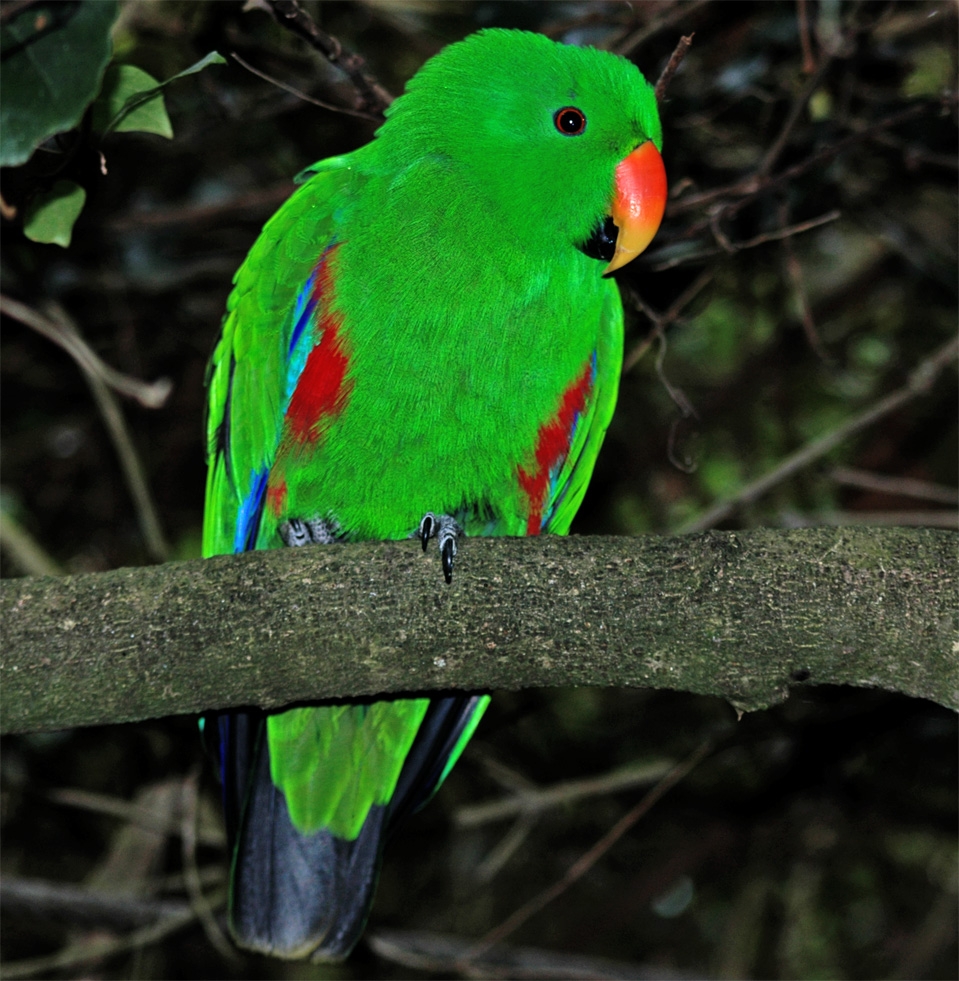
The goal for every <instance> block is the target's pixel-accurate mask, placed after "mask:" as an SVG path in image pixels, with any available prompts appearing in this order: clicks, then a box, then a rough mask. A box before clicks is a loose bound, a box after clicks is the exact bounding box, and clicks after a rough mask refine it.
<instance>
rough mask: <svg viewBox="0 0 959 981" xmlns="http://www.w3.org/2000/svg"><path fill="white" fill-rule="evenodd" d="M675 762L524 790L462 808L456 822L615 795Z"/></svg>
mask: <svg viewBox="0 0 959 981" xmlns="http://www.w3.org/2000/svg"><path fill="white" fill-rule="evenodd" d="M673 765H674V764H673V762H672V761H671V760H655V761H653V762H651V763H638V764H634V765H633V766H630V767H625V768H622V767H621V768H619V769H617V770H612V771H610V772H609V773H602V774H600V775H599V776H595V777H587V778H585V779H583V780H564V781H563V782H562V783H557V784H554V785H553V786H552V787H536V788H533V789H530V790H521V791H519V792H518V793H515V794H511V795H510V796H509V797H503V798H501V799H500V800H493V801H485V802H481V803H479V804H470V805H468V806H467V807H461V808H460V809H459V810H458V811H457V812H456V813H455V814H454V816H453V823H454V824H456V825H457V826H459V827H461V828H475V827H477V826H478V825H481V824H487V823H488V822H490V821H502V820H504V819H505V818H512V817H515V816H516V815H517V814H524V813H530V812H535V811H545V810H547V809H548V808H550V807H558V806H560V805H563V804H569V803H571V802H573V801H577V800H582V799H584V798H587V797H596V796H599V795H601V794H614V793H617V792H618V791H620V790H625V789H626V788H628V787H635V786H637V785H639V784H647V783H653V782H654V781H656V780H660V779H661V778H662V777H663V776H664V775H665V774H666V773H668V772H669V769H670V767H671V766H673Z"/></svg>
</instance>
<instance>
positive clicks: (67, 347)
mask: <svg viewBox="0 0 959 981" xmlns="http://www.w3.org/2000/svg"><path fill="white" fill-rule="evenodd" d="M0 313H3V314H6V316H8V317H13V319H14V320H19V321H20V323H21V324H24V325H25V326H26V327H30V328H32V329H33V330H35V331H37V333H38V334H43V336H44V337H46V338H47V340H50V341H53V343H54V344H56V345H58V346H59V347H62V348H63V350H64V351H66V352H67V354H69V355H70V357H71V358H73V360H74V361H76V363H77V364H78V365H80V367H81V368H83V369H84V370H85V371H87V372H89V373H90V374H91V375H93V376H95V377H97V378H99V379H100V380H101V381H102V382H103V383H105V384H106V385H109V386H110V388H112V389H114V390H115V391H117V392H119V393H120V394H121V395H127V396H129V397H130V398H132V399H136V401H137V402H139V403H140V404H141V405H143V406H146V408H148V409H159V408H160V407H161V406H162V405H163V404H164V403H165V402H166V400H167V398H169V396H170V392H171V391H172V390H173V383H172V382H171V381H170V379H169V378H158V379H157V380H156V381H155V382H143V381H140V380H139V379H138V378H131V377H130V376H129V375H124V374H122V373H121V372H119V371H117V370H116V369H115V368H111V367H110V366H109V365H108V364H106V363H105V362H104V361H102V360H101V359H100V358H99V357H98V356H97V355H96V353H95V352H94V351H93V349H92V348H91V347H90V346H89V345H88V344H87V343H86V341H84V340H83V338H82V337H81V336H80V335H79V333H78V332H77V331H75V330H69V329H66V328H65V325H64V324H63V323H62V322H61V323H58V322H56V321H54V320H51V319H50V318H49V317H45V316H43V314H41V313H38V312H37V311H36V310H34V309H33V308H32V307H28V306H27V305H26V304H25V303H20V302H19V300H14V299H12V298H11V297H9V296H0Z"/></svg>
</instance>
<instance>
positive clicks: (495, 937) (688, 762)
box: [464, 739, 713, 964]
mask: <svg viewBox="0 0 959 981" xmlns="http://www.w3.org/2000/svg"><path fill="white" fill-rule="evenodd" d="M712 748H713V741H712V740H711V739H707V740H705V741H704V742H702V743H700V745H699V746H698V747H697V749H696V750H694V751H693V752H692V753H691V754H690V755H689V756H688V757H687V758H686V759H685V760H683V762H682V763H679V764H677V765H676V766H674V767H673V768H672V770H670V771H669V773H668V774H666V776H664V777H663V778H662V780H660V781H659V783H657V784H656V786H655V787H653V788H652V790H650V791H649V793H648V794H646V795H645V796H644V797H643V799H642V800H641V801H640V802H639V803H638V804H637V805H636V806H635V807H634V808H632V810H630V811H629V812H628V813H627V814H625V815H624V816H623V817H622V818H620V820H619V821H617V822H616V824H614V825H613V827H612V828H610V829H609V831H607V832H606V834H604V835H603V836H602V838H600V839H599V840H598V841H597V842H596V843H595V844H594V845H593V847H592V848H590V849H589V850H588V851H586V852H585V853H584V854H583V855H581V856H580V857H579V858H578V859H577V860H576V861H575V862H574V863H573V864H572V865H571V866H570V867H569V868H568V869H567V870H566V873H565V874H564V875H563V876H562V878H560V879H558V880H557V881H556V882H554V883H553V884H552V885H551V886H549V887H547V888H546V889H544V890H542V892H540V893H538V894H537V895H536V896H534V897H533V898H532V899H530V900H529V901H528V902H526V903H524V904H523V905H522V906H521V907H520V908H519V909H517V910H516V911H515V912H514V913H513V914H512V915H511V916H509V917H507V918H506V919H505V920H504V921H503V922H502V923H500V925H499V926H497V927H494V928H493V929H492V930H490V931H489V932H488V933H487V934H486V935H485V936H483V937H481V938H480V939H479V940H478V941H477V942H476V943H475V944H474V945H473V946H472V947H471V948H470V949H469V950H468V951H467V952H466V955H465V957H464V962H465V964H468V963H469V962H470V961H471V960H473V959H475V958H476V957H478V956H480V955H481V954H483V953H485V952H486V951H488V950H489V949H490V948H491V947H494V946H495V945H496V944H498V943H499V942H500V941H502V940H504V939H505V938H506V937H508V936H509V935H510V934H511V933H513V932H514V931H515V930H517V929H518V928H519V927H521V926H522V925H523V924H524V923H525V922H526V921H527V920H528V919H529V918H530V917H531V916H534V915H535V914H536V913H538V912H539V911H540V910H541V909H543V908H544V907H545V906H547V905H548V904H549V903H551V902H552V901H553V900H554V899H556V897H557V896H561V895H562V894H563V893H564V892H565V891H566V890H567V889H568V888H569V887H570V886H571V885H573V883H575V882H577V881H578V880H579V879H581V878H582V877H583V876H584V875H585V874H586V873H587V872H589V870H590V869H591V868H592V867H593V866H594V865H595V864H596V863H597V862H598V861H599V860H600V859H601V858H602V857H603V856H604V855H605V854H606V853H607V852H608V851H609V850H610V848H612V847H613V845H615V844H616V842H617V841H619V839H620V838H622V837H623V835H624V834H626V832H627V831H629V829H630V828H632V827H633V825H634V824H636V822H637V821H639V820H640V818H642V817H644V816H645V815H646V814H648V813H649V811H650V810H651V809H652V807H653V806H654V805H655V804H657V803H658V802H659V800H660V799H661V798H662V797H663V796H665V794H666V793H667V792H668V791H670V790H672V788H673V787H675V786H676V784H678V783H680V782H681V781H682V780H684V779H685V778H686V776H687V775H688V774H689V773H690V772H691V771H692V770H693V769H694V768H695V767H696V766H697V765H698V764H699V763H701V762H702V761H703V759H705V757H706V756H707V755H708V754H709V753H710V752H711V750H712Z"/></svg>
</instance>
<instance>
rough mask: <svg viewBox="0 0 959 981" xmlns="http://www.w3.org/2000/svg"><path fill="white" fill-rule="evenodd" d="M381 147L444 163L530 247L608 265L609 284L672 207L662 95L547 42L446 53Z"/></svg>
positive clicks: (403, 103)
mask: <svg viewBox="0 0 959 981" xmlns="http://www.w3.org/2000/svg"><path fill="white" fill-rule="evenodd" d="M377 136H378V138H382V139H378V140H376V141H374V143H377V142H378V143H380V145H381V146H384V144H389V146H390V151H391V153H392V154H394V157H393V163H394V165H395V164H396V163H397V160H396V156H395V155H399V156H401V157H402V156H407V157H408V159H407V161H406V162H407V163H408V164H409V165H413V164H414V163H415V161H416V160H418V159H422V158H423V157H425V156H429V157H431V158H432V159H434V160H444V161H445V162H446V163H447V164H448V168H449V171H450V173H451V174H455V180H456V184H457V186H458V187H466V188H468V189H469V190H468V193H469V194H470V195H472V196H474V197H475V199H476V200H481V201H482V202H483V205H484V211H485V213H487V214H489V215H490V216H491V217H492V218H493V219H494V220H496V221H498V222H500V223H501V225H502V230H503V234H504V235H508V236H510V237H511V239H513V240H514V241H515V242H516V243H517V244H518V245H519V246H520V247H522V248H524V249H525V250H527V251H534V250H536V249H543V250H544V251H545V250H548V251H550V252H551V253H552V254H554V255H555V250H556V249H557V248H562V247H564V246H566V247H569V248H576V249H578V250H579V251H580V252H582V253H585V254H586V255H587V256H590V257H591V258H594V259H599V260H602V261H603V263H605V267H604V266H602V265H599V264H597V273H598V274H607V273H610V272H612V271H614V270H616V269H619V268H621V267H622V266H624V265H626V263H628V262H629V261H630V260H631V259H633V258H635V257H636V256H637V255H639V253H640V252H642V251H643V250H644V249H645V248H646V246H647V245H649V243H650V242H651V241H652V238H653V236H654V235H655V234H656V230H657V229H658V228H659V224H660V221H661V220H662V217H663V211H664V209H665V206H666V171H665V168H664V166H663V159H662V156H661V155H660V151H661V148H662V128H661V126H660V121H659V113H658V110H657V106H656V97H655V93H654V90H653V88H652V86H651V85H650V84H649V83H648V82H647V81H646V80H645V79H644V78H643V76H642V74H641V73H640V71H639V70H638V69H637V68H636V66H635V65H633V64H632V63H631V62H629V61H627V60H626V59H624V58H621V57H619V56H618V55H614V54H610V53H609V52H605V51H598V50H596V49H594V48H580V47H572V46H567V45H562V44H558V43H556V42H554V41H551V40H550V39H549V38H546V37H544V36H543V35H540V34H531V33H527V32H523V31H514V30H503V29H489V30H484V31H480V32H478V33H476V34H473V35H471V36H470V37H468V38H466V39H465V40H463V41H460V42H458V43H456V44H452V45H450V46H449V47H447V48H445V49H444V50H443V51H441V52H440V53H439V54H438V55H436V56H435V57H434V58H432V59H431V60H430V61H428V62H427V63H426V64H425V65H424V66H423V67H422V68H421V69H420V71H419V72H418V73H417V74H416V75H415V76H414V77H413V78H412V79H411V80H410V82H409V84H408V85H407V89H406V93H405V94H404V95H402V96H401V97H400V98H399V99H397V100H396V102H394V103H393V105H392V106H391V107H390V109H389V110H388V111H387V122H386V123H385V124H384V125H383V126H382V127H381V129H380V130H379V132H378V134H377ZM450 207H451V208H453V207H455V202H452V201H451V202H450ZM464 234H466V235H468V234H469V230H468V229H466V230H464Z"/></svg>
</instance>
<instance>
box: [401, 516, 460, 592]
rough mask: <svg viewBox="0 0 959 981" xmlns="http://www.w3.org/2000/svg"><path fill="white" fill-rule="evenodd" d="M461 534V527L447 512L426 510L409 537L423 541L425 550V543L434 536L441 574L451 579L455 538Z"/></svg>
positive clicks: (448, 580) (424, 549) (447, 579)
mask: <svg viewBox="0 0 959 981" xmlns="http://www.w3.org/2000/svg"><path fill="white" fill-rule="evenodd" d="M462 534H463V529H462V528H461V527H460V526H459V524H458V523H457V521H456V519H455V518H453V517H451V516H450V515H448V514H434V513H433V512H432V511H427V512H426V514H424V515H423V520H422V521H420V525H419V528H417V529H416V531H415V532H414V533H413V535H411V536H410V537H411V538H412V537H416V538H419V540H420V541H421V542H422V543H423V551H424V552H425V551H426V543H427V542H428V541H429V540H430V539H431V538H435V539H436V541H437V544H438V545H439V547H440V556H441V557H442V560H443V576H444V577H445V579H446V581H447V582H448V583H449V582H452V581H453V558H454V557H455V555H456V539H457V537H458V536H459V535H462Z"/></svg>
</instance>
